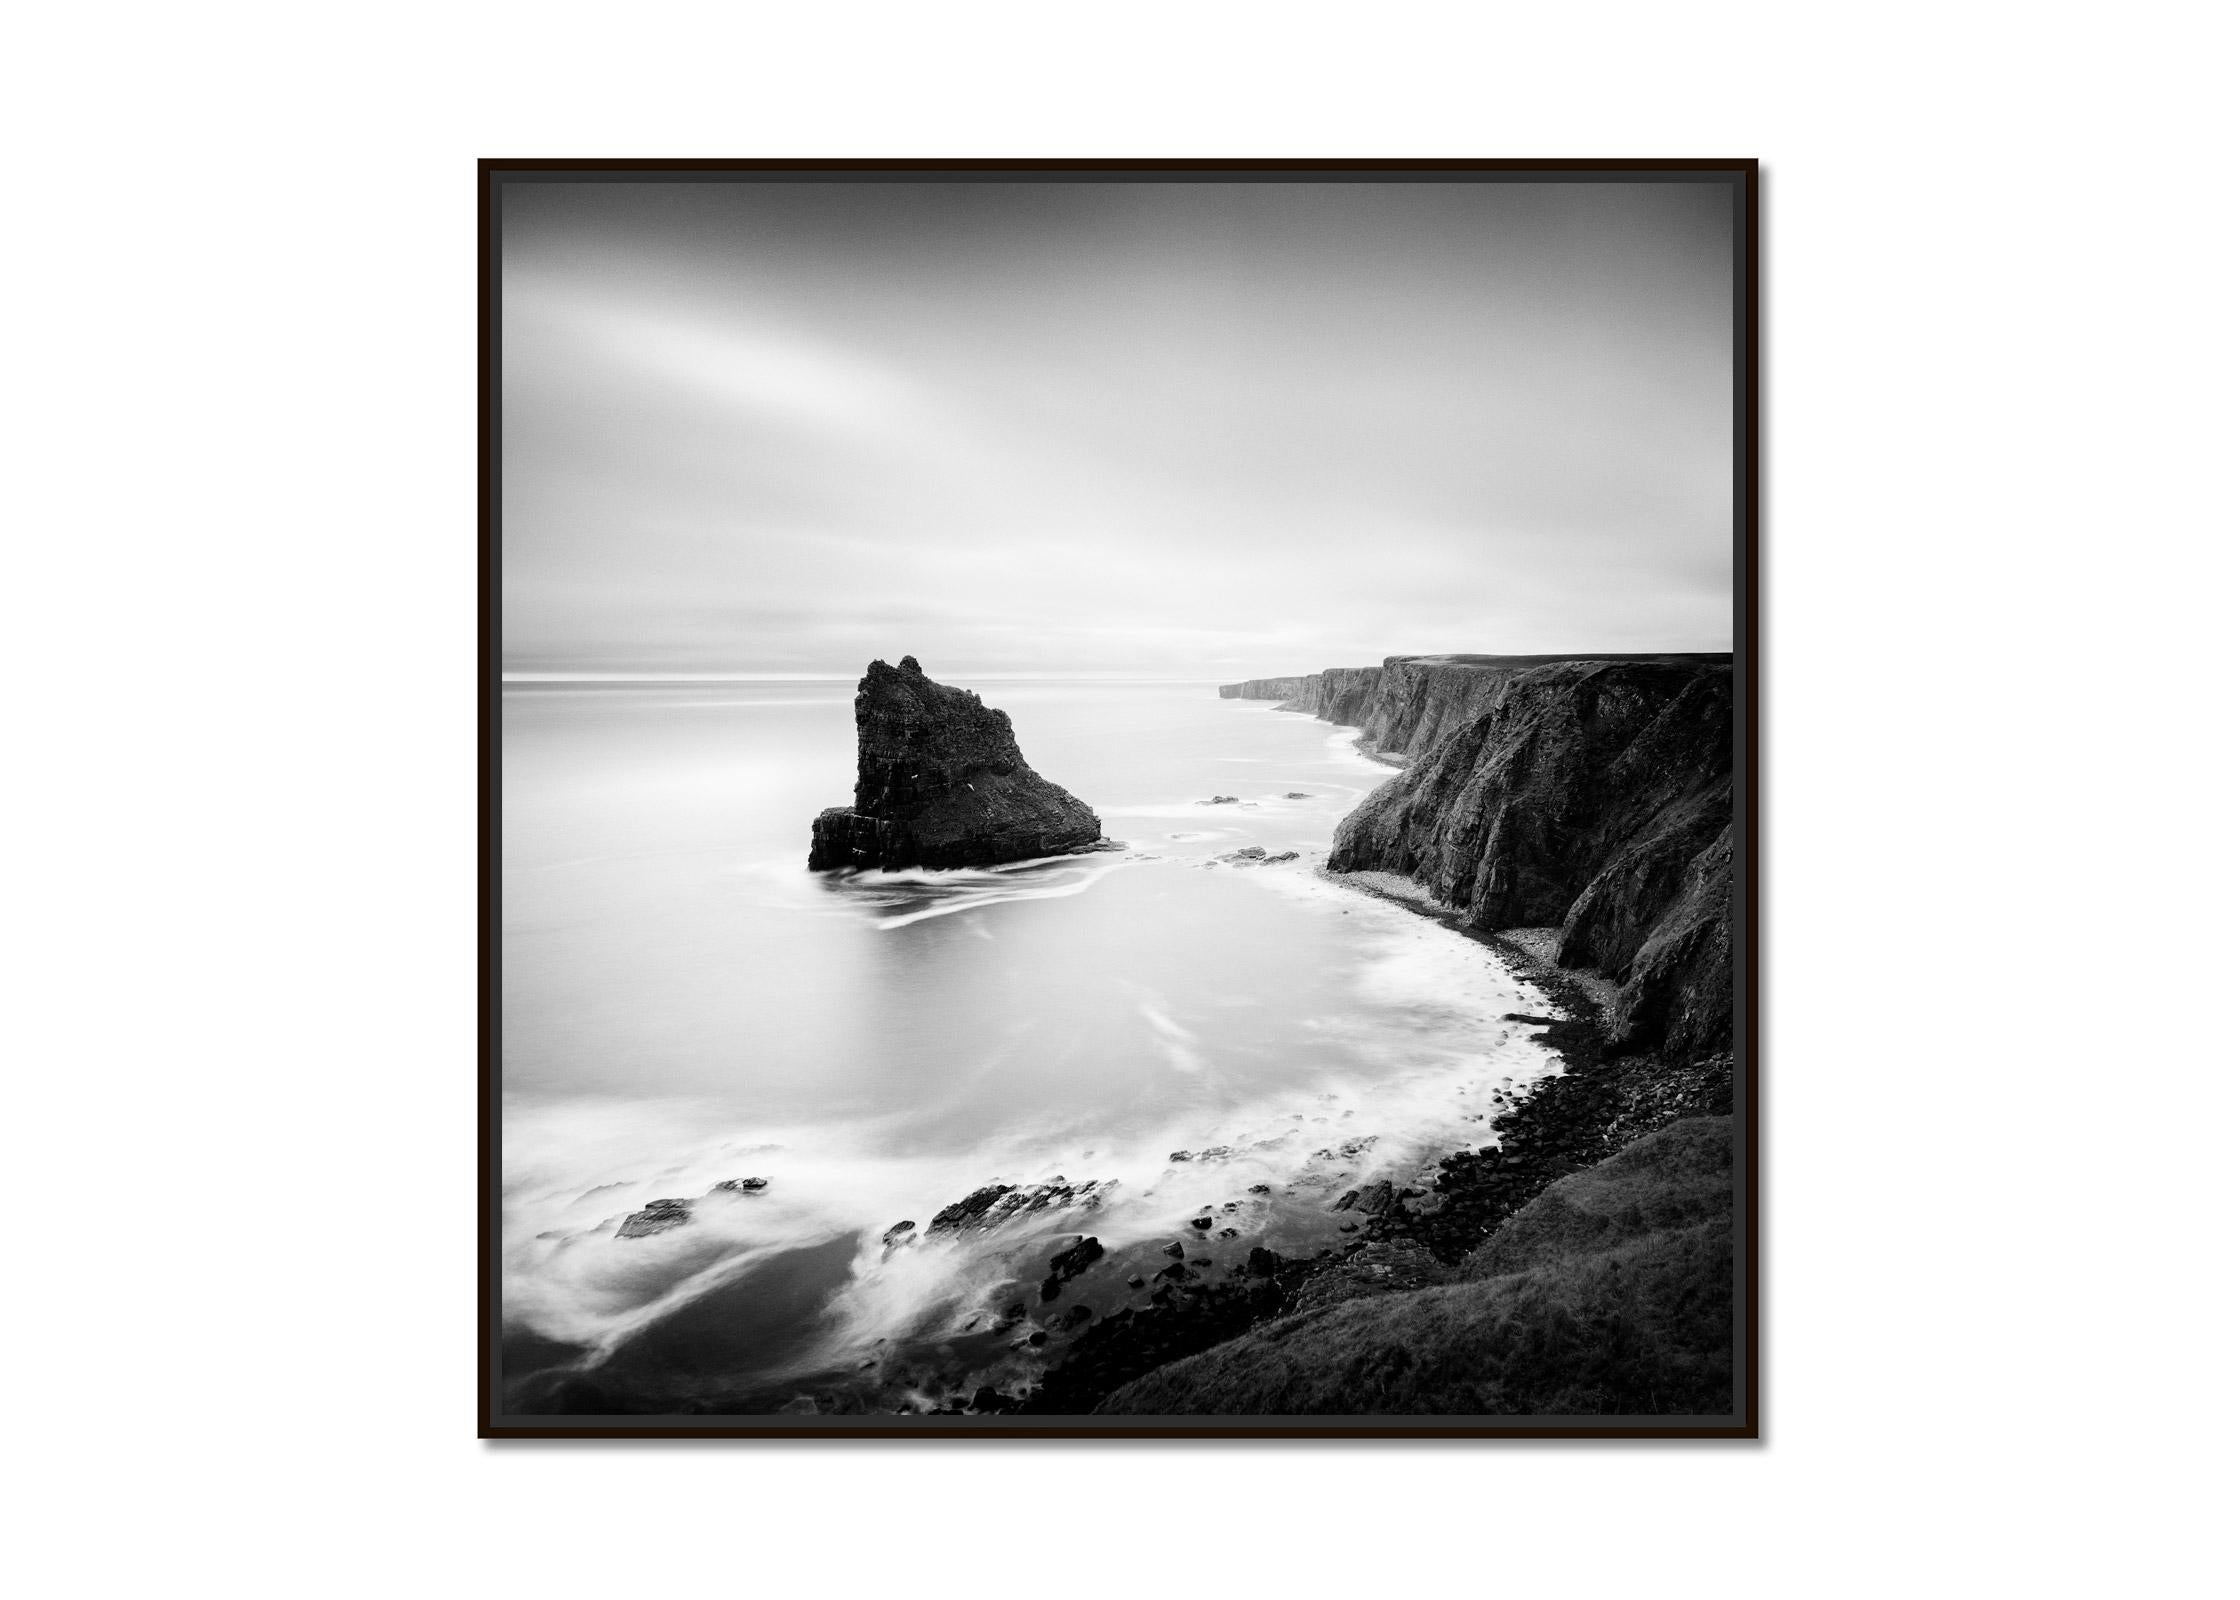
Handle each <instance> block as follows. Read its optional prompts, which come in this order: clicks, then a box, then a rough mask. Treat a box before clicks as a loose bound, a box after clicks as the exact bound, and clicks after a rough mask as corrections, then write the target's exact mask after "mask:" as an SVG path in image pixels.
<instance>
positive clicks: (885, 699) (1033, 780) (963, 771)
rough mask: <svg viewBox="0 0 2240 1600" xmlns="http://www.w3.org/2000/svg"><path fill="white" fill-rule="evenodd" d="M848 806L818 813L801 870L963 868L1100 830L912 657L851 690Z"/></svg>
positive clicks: (1069, 848) (1037, 851)
mask: <svg viewBox="0 0 2240 1600" xmlns="http://www.w3.org/2000/svg"><path fill="white" fill-rule="evenodd" d="M855 713H856V790H855V804H854V805H853V806H852V807H850V806H835V807H833V808H832V809H830V810H828V811H825V812H822V813H820V814H819V815H818V817H817V818H816V820H815V822H814V823H812V824H811V826H810V832H809V870H810V871H812V872H823V871H827V870H830V869H833V868H838V867H878V868H887V869H893V868H898V867H973V866H990V865H993V864H995V863H997V862H1003V861H1025V860H1030V859H1032V858H1034V857H1037V856H1052V855H1065V854H1069V853H1073V852H1077V851H1082V850H1093V849H1095V848H1096V847H1097V846H1098V844H1099V842H1100V841H1101V839H1102V836H1103V832H1104V830H1103V825H1102V824H1101V823H1100V822H1099V821H1098V820H1097V816H1096V813H1095V812H1093V811H1091V810H1090V809H1089V808H1088V807H1087V806H1086V805H1084V804H1082V803H1081V802H1080V801H1079V800H1077V799H1075V798H1074V797H1073V796H1072V795H1070V794H1068V793H1067V792H1066V791H1065V790H1063V789H1061V788H1059V787H1058V786H1057V785H1056V784H1054V783H1052V782H1050V780H1049V779H1047V778H1044V777H1042V776H1041V775H1040V774H1039V773H1037V772H1036V771H1035V770H1034V769H1033V768H1032V767H1030V766H1028V765H1027V762H1026V757H1025V756H1023V755H1021V754H1020V752H1019V741H1018V740H1017V739H1016V738H1015V737H1014V736H1013V734H1012V731H1011V719H1010V718H1009V717H1008V716H1006V715H1005V714H1004V713H1003V712H1001V711H998V710H996V709H995V708H994V707H993V706H987V705H983V704H981V701H980V697H979V696H978V695H977V694H974V693H973V692H972V691H971V690H969V689H957V688H952V687H950V686H949V685H947V684H942V683H936V682H934V681H933V680H932V679H931V678H928V677H927V676H926V675H925V671H924V669H923V668H921V667H920V666H919V665H918V662H917V658H916V657H914V656H904V657H903V658H902V664H901V665H900V666H895V667H890V666H888V665H887V664H886V663H885V662H884V661H874V662H872V663H871V665H870V667H869V668H868V669H867V670H866V671H865V673H864V675H863V679H862V681H861V682H860V683H858V684H857V686H856V702H855Z"/></svg>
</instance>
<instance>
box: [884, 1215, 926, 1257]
mask: <svg viewBox="0 0 2240 1600" xmlns="http://www.w3.org/2000/svg"><path fill="white" fill-rule="evenodd" d="M917 1231H918V1225H917V1223H916V1222H913V1221H909V1220H907V1219H906V1220H904V1221H901V1222H898V1223H896V1224H895V1225H894V1226H893V1227H891V1228H889V1229H888V1230H887V1231H886V1232H885V1233H882V1234H880V1235H879V1242H880V1243H881V1244H883V1245H885V1246H886V1247H887V1248H888V1249H890V1250H892V1249H893V1248H894V1247H895V1246H896V1245H898V1244H900V1243H902V1242H903V1241H904V1240H905V1239H907V1238H909V1237H910V1235H912V1234H913V1233H916V1232H917Z"/></svg>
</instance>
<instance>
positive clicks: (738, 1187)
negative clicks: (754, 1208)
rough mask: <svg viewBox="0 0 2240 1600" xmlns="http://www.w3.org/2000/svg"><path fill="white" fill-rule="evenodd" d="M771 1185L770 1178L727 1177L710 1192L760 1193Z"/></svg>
mask: <svg viewBox="0 0 2240 1600" xmlns="http://www.w3.org/2000/svg"><path fill="white" fill-rule="evenodd" d="M769 1187H770V1180H769V1179H768V1178H726V1179H724V1180H723V1182H721V1183H719V1184H717V1185H716V1186H715V1187H714V1188H713V1189H710V1190H709V1191H708V1193H710V1194H760V1193H762V1191H763V1190H765V1189H767V1188H769Z"/></svg>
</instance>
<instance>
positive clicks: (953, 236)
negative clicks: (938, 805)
mask: <svg viewBox="0 0 2240 1600" xmlns="http://www.w3.org/2000/svg"><path fill="white" fill-rule="evenodd" d="M502 252H503V253H502V258H501V259H502V263H503V272H504V278H503V298H502V316H503V322H502V332H503V346H504V356H503V368H502V371H503V393H502V400H501V406H502V422H503V480H502V483H503V495H504V508H503V515H502V530H503V541H504V545H503V549H504V581H503V591H504V657H505V664H506V666H507V668H508V670H531V671H537V670H544V671H550V670H566V671H607V670H614V671H672V672H673V671H698V670H707V671H740V672H792V671H799V672H812V673H826V672H839V673H849V674H853V673H856V672H860V671H861V670H862V667H863V664H864V663H865V662H866V661H868V660H869V659H870V658H871V657H873V656H884V657H886V658H887V659H888V660H890V661H891V660H894V659H896V658H897V657H899V656H902V655H904V654H906V653H909V654H915V655H917V656H919V657H920V658H921V659H922V660H923V661H924V662H925V664H926V668H927V670H928V671H929V672H932V673H933V674H934V675H935V676H937V677H939V676H943V675H949V676H969V675H971V674H973V673H975V672H1007V673H1011V672H1045V671H1049V672H1143V673H1147V674H1152V675H1157V676H1165V677H1208V678H1233V677H1242V676H1261V675H1269V674H1277V673H1289V672H1302V671H1311V670H1314V669H1316V668H1320V667H1324V666H1342V665H1356V664H1365V663H1368V662H1373V661H1375V660H1377V659H1378V658H1380V657H1382V656H1386V655H1393V654H1401V653H1410V652H1419V651H1440V650H1465V651H1487V652H1497V653H1505V652H1549V651H1564V650H1594V651H1613V650H1654V649H1671V650H1725V649H1728V648H1730V645H1731V637H1730V624H1731V611H1732V603H1731V598H1730V581H1731V543H1732V520H1731V518H1732V510H1733V505H1732V470H1733V468H1732V388H1731V371H1732V346H1731V333H1732V327H1731V294H1732V287H1731V283H1732V280H1731V271H1732V240H1731V237H1730V224H1729V202H1728V191H1727V190H1726V189H1725V188H1724V187H1723V186H1710V185H1686V184H1661V185H1659V184H1643V185H1634V184H1625V185H1619V184H1587V183H1565V184H1560V185H1550V184H1507V183H1500V184H1485V183H1480V184H1459V183H1436V184H1398V183H1359V184H1356V183H1346V184H1311V183H1298V184H1293V183H1282V184H1231V183H1220V184H1188V183H1154V184H1133V183H1129V184H1118V183H1114V184H1080V183H1065V184H1036V183H1000V184H886V183H879V184H831V183H815V184H783V183H694V184H654V183H609V184H578V183H567V184H528V183H516V184H509V185H508V186H507V188H506V190H505V198H504V202H503V210H502Z"/></svg>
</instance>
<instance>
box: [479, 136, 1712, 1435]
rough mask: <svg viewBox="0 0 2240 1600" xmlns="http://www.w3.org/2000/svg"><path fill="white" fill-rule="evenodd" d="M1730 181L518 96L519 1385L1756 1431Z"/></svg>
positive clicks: (573, 1421)
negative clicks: (948, 157) (907, 128)
mask: <svg viewBox="0 0 2240 1600" xmlns="http://www.w3.org/2000/svg"><path fill="white" fill-rule="evenodd" d="M1753 177H1754V171H1753V169H1752V167H1751V164H1750V163H1748V162H1730V163H1725V164H1723V165H1720V164H1713V165H1707V166H1704V167H1698V168H1688V167H1683V166H1674V165H1664V166H1660V165H1659V164H1656V163H1648V164H1644V165H1643V166H1641V167H1638V168H1627V167H1624V166H1622V165H1621V164H1618V163H1601V164H1584V163H1582V164H1577V165H1575V166H1573V167H1571V168H1569V169H1565V168H1561V167H1550V168H1541V169H1534V168H1502V167H1484V168H1467V167H1463V168H1415V169H1410V168H1404V167H1402V168H1391V169H1371V170H1360V169H1355V170H1345V169H1329V170H1316V169H1313V168H1311V167H1304V168H1302V167H1292V168H1282V167H1277V168H1268V169H1258V170H1252V169H1239V170H1221V169H1218V168H1215V169H1210V170H1209V169H1206V168H1202V167H1198V168H1193V167H1188V166H1177V167H1174V168H1170V169H1165V170H1161V169H1138V170H1128V169H1125V168H1122V169H1116V170H1115V169H1085V170H1077V171H1067V170H1048V169H1012V170H1004V169H1000V168H998V169H993V170H988V169H971V168H959V169H949V170H941V169H934V170H924V169H919V170H908V171H894V170H889V171H880V170H877V169H870V170H862V169H837V170H835V169H825V170H819V169H814V168H809V169H790V170H788V169H772V170H759V171H758V170H740V171H721V170H717V171H702V170H681V171H680V170H659V169H655V170H631V169H629V168H627V167H624V168H621V169H619V170H617V169H600V170H589V171H570V170H567V169H564V168H561V169H557V170H554V169H545V168H538V167H534V166H529V167H509V166H507V165H506V164H503V163H494V164H492V166H491V169H490V170H489V171H487V172H486V175H485V181H486V184H487V186H488V187H487V204H488V206H489V207H490V211H489V215H488V217H487V222H486V225H487V227H488V228H489V233H488V235H487V240H488V250H489V257H488V259H487V260H486V263H485V266H486V270H487V271H488V272H489V274H490V281H489V283H488V284H487V286H486V287H487V291H488V293H489V294H490V296H491V299H490V301H489V304H488V309H487V318H488V320H487V322H486V326H485V334H486V336H487V338H488V339H489V341H490V342H489V345H488V347H487V351H486V355H487V359H488V360H489V362H490V363H491V365H490V367H489V368H488V369H487V370H486V382H487V383H488V385H489V387H488V388H487V389H486V396H487V398H488V400H489V403H490V407H491V409H490V413H489V415H488V416H487V417H486V424H487V426H488V428H489V436H488V444H489V446H490V454H489V456H488V458H487V467H488V470H489V471H490V473H491V475H492V476H491V479H490V480H489V481H488V482H486V489H487V490H488V492H489V494H490V503H489V515H490V518H491V526H490V527H489V529H488V534H489V539H488V544H487V547H486V554H487V555H488V557H489V558H490V562H491V570H490V572H489V575H488V578H489V583H490V585H491V592H490V593H489V594H488V595H487V596H486V603H487V604H488V605H489V607H490V612H489V618H490V620H489V623H488V626H489V628H490V630H491V636H490V637H488V638H487V639H486V646H487V656H486V667H487V668H489V669H490V671H491V677H492V680H493V681H492V682H491V683H490V684H489V685H488V686H487V687H488V690H489V693H490V696H491V700H490V710H489V713H488V715H489V724H488V725H487V737H488V738H489V739H490V741H491V743H492V746H493V748H492V749H491V750H490V751H489V752H487V753H488V754H490V755H491V756H493V757H494V761H495V771H496V784H495V793H493V794H490V795H488V796H486V802H487V803H488V804H489V806H490V807H491V816H490V819H489V820H490V821H492V822H493V823H494V828H493V830H492V832H493V833H494V838H492V839H491V840H490V841H489V845H490V847H491V848H492V849H493V850H494V859H491V860H488V861H486V863H485V866H486V872H487V873H488V877H487V880H486V889H485V893H486V901H485V917H486V924H485V938H486V941H487V942H486V946H485V960H486V962H487V963H488V968H487V976H488V986H487V988H486V1000H487V1003H488V1004H489V1005H490V1006H491V1007H492V1010H493V1014H492V1015H490V1016H489V1017H488V1018H487V1019H486V1020H487V1022H488V1024H489V1027H490V1034H489V1053H488V1058H487V1060H486V1063H485V1071H486V1074H487V1080H486V1085H485V1087H486V1092H487V1095H488V1106H487V1111H486V1115H487V1117H488V1124H487V1126H486V1130H485V1135H486V1142H487V1148H488V1149H489V1150H490V1152H491V1154H490V1158H489V1159H490V1167H491V1170H489V1171H487V1172H486V1180H487V1182H488V1184H489V1195H490V1201H489V1204H490V1211H489V1215H488V1216H487V1217H486V1219H485V1220H486V1225H487V1226H488V1228H489V1229H490V1230H491V1237H490V1239H489V1240H488V1247H489V1249H490V1251H491V1252H492V1255H491V1261H490V1283H489V1286H488V1291H487V1292H488V1295H489V1306H488V1313H489V1323H490V1326H488V1327H487V1328H486V1336H487V1337H488V1338H489V1339H490V1348H489V1349H488V1350H487V1351H486V1359H488V1360H489V1361H491V1362H492V1363H493V1370H492V1372H491V1375H490V1383H489V1387H488V1389H487V1391H486V1392H487V1395H488V1398H489V1404H490V1407H491V1410H490V1414H489V1416H488V1418H487V1419H486V1421H487V1423H488V1424H489V1425H491V1426H495V1427H501V1428H505V1429H519V1430H522V1431H529V1432H533V1431H536V1430H539V1429H552V1428H565V1427H580V1428H588V1429H600V1428H605V1429H617V1428H620V1429H629V1428H632V1427H640V1428H642V1427H648V1426H652V1425H655V1424H660V1425H665V1426H671V1427H680V1428H693V1427H697V1428H706V1429H722V1428H724V1427H753V1426H756V1425H760V1426H762V1427H772V1426H784V1427H791V1428H815V1427H824V1428H836V1429H841V1430H845V1429H847V1428H849V1427H855V1428H863V1427H867V1426H888V1427H918V1428H924V1429H927V1430H929V1431H930V1430H938V1429H944V1428H946V1429H996V1430H1009V1431H1021V1432H1029V1431H1034V1430H1036V1429H1050V1428H1053V1427H1058V1426H1068V1425H1070V1426H1085V1427H1091V1428H1106V1429H1116V1430H1117V1429H1125V1428H1127V1427H1130V1426H1134V1427H1145V1426H1193V1427H1210V1426H1220V1425H1223V1424H1228V1425H1237V1424H1240V1423H1244V1422H1252V1423H1258V1424H1261V1425H1275V1424H1278V1423H1282V1422H1284V1420H1285V1419H1290V1422H1289V1425H1291V1426H1295V1427H1296V1426H1305V1425H1312V1426H1320V1427H1323V1428H1327V1429H1345V1428H1355V1429H1362V1428H1375V1427H1380V1426H1381V1427H1389V1428H1400V1427H1403V1426H1405V1427H1410V1428H1441V1427H1444V1428H1456V1427H1475V1428H1481V1429H1494V1430H1500V1429H1527V1430H1541V1431H1553V1430H1562V1429H1575V1430H1580V1431H1588V1432H1593V1431H1618V1432H1629V1431H1630V1432H1641V1433H1655V1432H1662V1431H1685V1432H1694V1433H1726V1434H1729V1435H1735V1436H1747V1434H1748V1433H1749V1431H1750V1430H1751V1428H1752V1427H1753V1420H1752V1418H1753V1409H1752V1404H1751V1400H1752V1396H1751V1391H1750V1381H1751V1368H1750V1364H1749V1363H1750V1356H1751V1349H1752V1346H1751V1336H1752V1331H1753V1330H1752V1325H1751V1317H1750V1312H1751V1306H1750V1297H1749V1293H1748V1269H1749V1265H1750V1263H1749V1261H1748V1250H1747V1246H1748V1241H1749V1232H1748V1227H1747V1221H1748V1216H1749V1206H1750V1203H1751V1199H1752V1196H1751V1194H1750V1192H1749V1188H1748V1183H1747V1169H1748V1165H1749V1163H1748V1155H1749V1152H1750V1148H1751V1147H1750V1145H1749V1142H1748V1136H1747V1128H1748V1121H1747V1118H1748V1113H1749V1099H1748V1089H1749V1073H1750V1069H1751V1066H1752V1065H1753V1063H1752V1058H1751V1056H1750V1053H1749V1052H1750V1038H1749V1028H1748V1022H1749V1016H1750V1010H1749V1004H1748V994H1747V989H1746V976H1747V959H1748V950H1747V944H1746V939H1745V934H1746V931H1747V930H1746V926H1745V924H1746V908H1747V895H1748V886H1749V881H1750V879H1749V867H1750V860H1749V836H1748V832H1747V822H1748V817H1747V798H1748V792H1747V773H1748V771H1749V764H1750V761H1751V758H1752V751H1751V749H1750V747H1749V744H1748V739H1747V734H1748V722H1747V717H1746V711H1747V708H1748V693H1749V676H1748V672H1749V662H1748V660H1747V656H1746V654H1743V655H1738V650H1739V649H1742V648H1743V647H1744V646H1745V645H1746V643H1747V633H1748V629H1749V625H1750V622H1751V615H1752V614H1751V611H1750V596H1749V595H1748V593H1747V592H1746V583H1745V579H1746V576H1747V574H1746V571H1745V568H1746V564H1747V555H1748V551H1749V548H1750V546H1749V538H1748V534H1749V528H1748V525H1747V520H1746V519H1747V516H1748V513H1749V511H1750V503H1749V502H1750V493H1751V480H1750V478H1749V475H1748V467H1749V456H1748V452H1747V446H1748V443H1749V440H1748V431H1749V426H1750V422H1749V413H1748V411H1747V401H1748V399H1749V392H1748V391H1749V386H1750V380H1751V368H1750V364H1749V362H1750V350H1751V338H1750V336H1751V333H1752V331H1753V330H1752V329H1751V328H1750V326H1749V325H1748V318H1749V316H1750V313H1751V309H1752V306H1753V301H1752V300H1751V298H1750V296H1749V293H1748V291H1749V287H1750V283H1749V273H1750V269H1751V260H1750V255H1749V247H1750V241H1751V239H1752V237H1753V235H1752V232H1751V228H1750V223H1751V214H1750V210H1749V208H1750V204H1751V201H1752V198H1753V192H1752V188H1751V180H1752V179H1753Z"/></svg>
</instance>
